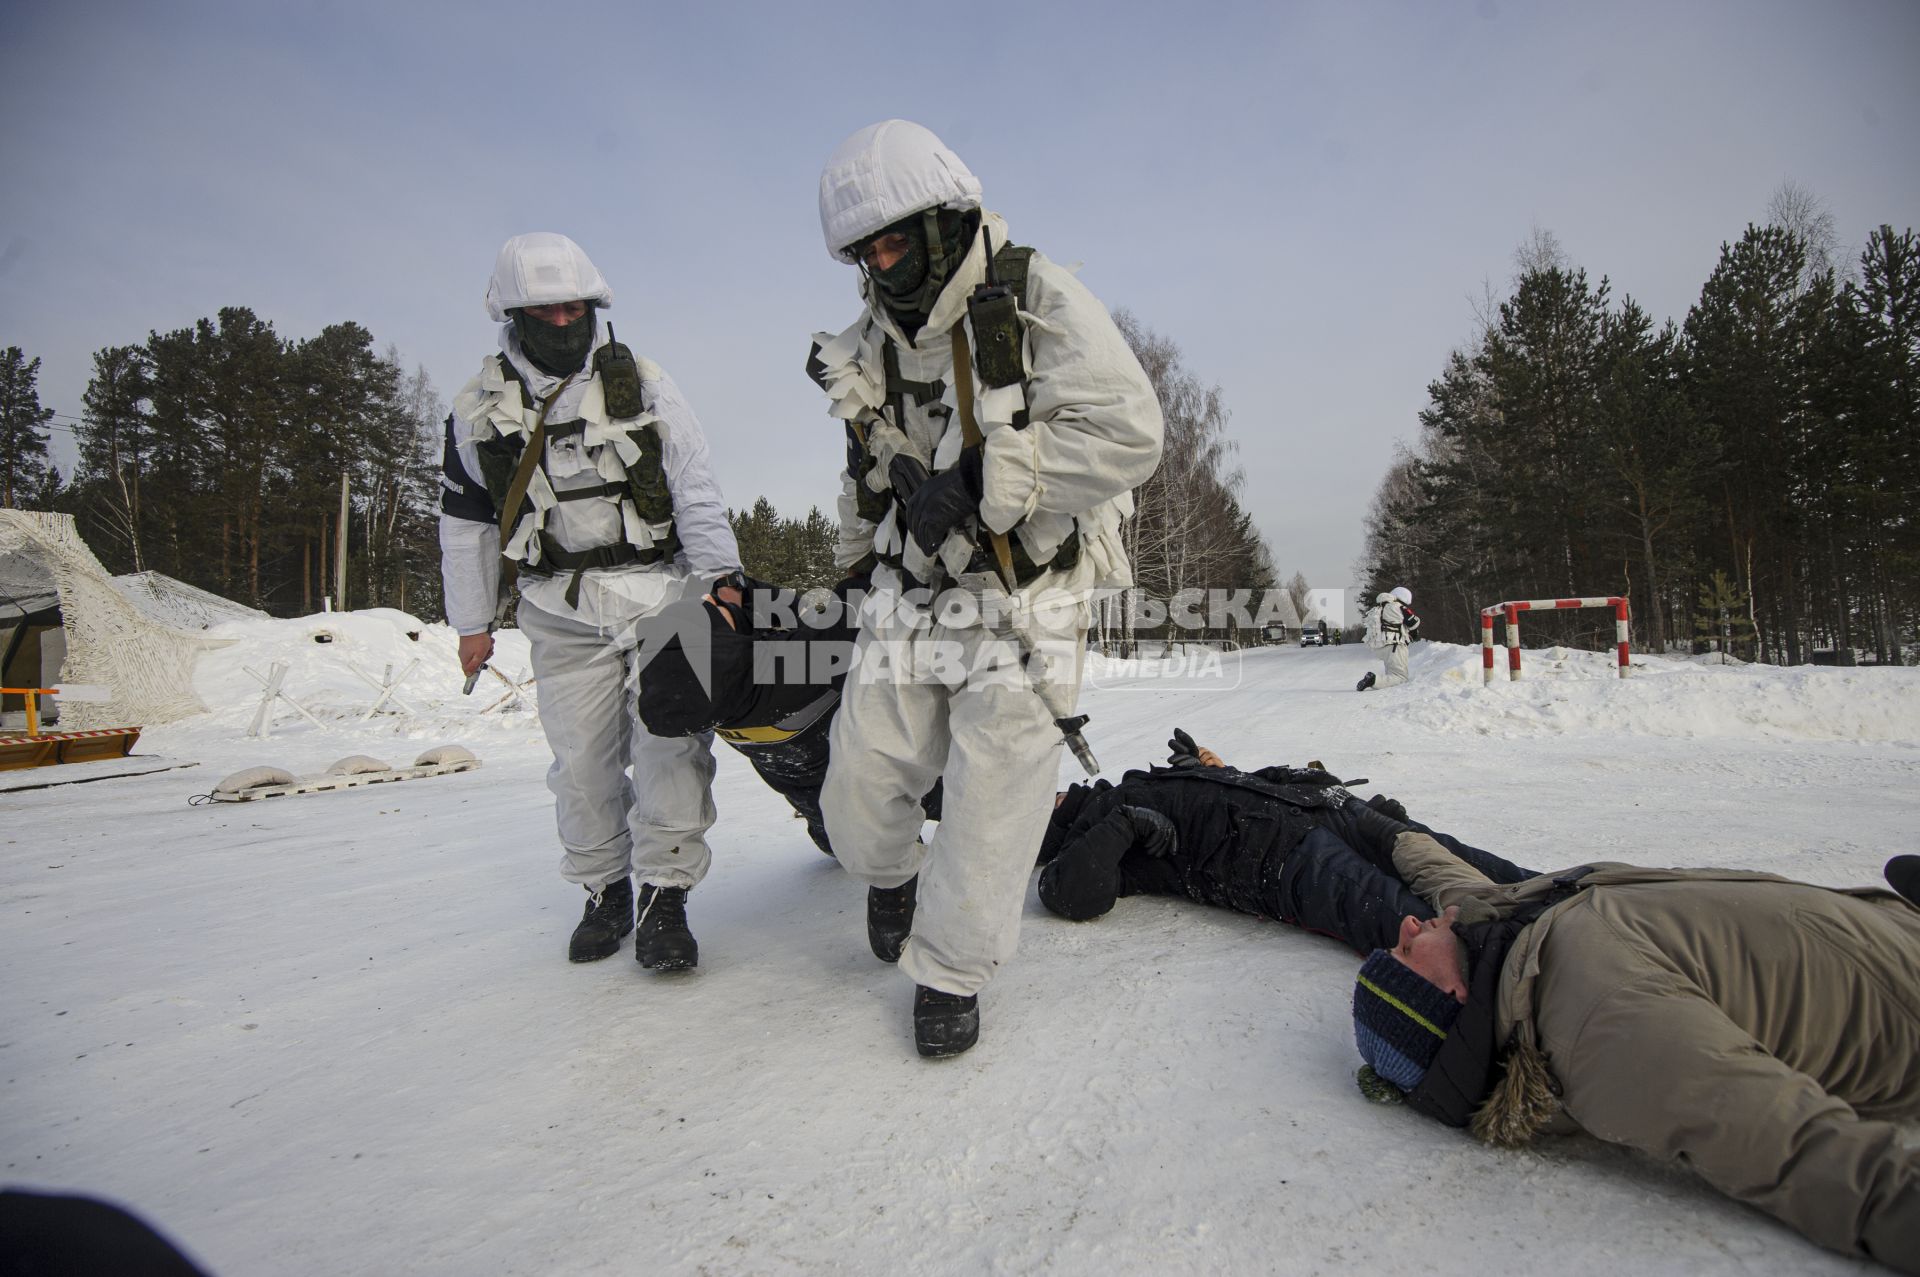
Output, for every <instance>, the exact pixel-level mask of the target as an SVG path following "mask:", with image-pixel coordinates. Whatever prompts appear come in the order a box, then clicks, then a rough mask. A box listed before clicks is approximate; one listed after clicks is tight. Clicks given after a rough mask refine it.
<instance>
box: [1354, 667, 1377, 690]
mask: <svg viewBox="0 0 1920 1277" xmlns="http://www.w3.org/2000/svg"><path fill="white" fill-rule="evenodd" d="M1373 684H1374V676H1373V671H1372V670H1368V671H1367V676H1366V677H1365V678H1363V679H1361V680H1360V681H1359V682H1358V683H1355V684H1354V685H1353V690H1354V691H1356V692H1364V691H1366V690H1367V689H1368V688H1369V687H1372V686H1373Z"/></svg>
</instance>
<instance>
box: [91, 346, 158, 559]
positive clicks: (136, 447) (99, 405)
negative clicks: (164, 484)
mask: <svg viewBox="0 0 1920 1277" xmlns="http://www.w3.org/2000/svg"><path fill="white" fill-rule="evenodd" d="M151 394H152V382H151V376H150V369H149V366H148V363H147V357H146V352H145V351H143V350H142V349H141V348H140V347H138V346H108V347H106V348H104V349H101V350H96V351H94V352H93V378H92V379H91V380H90V381H89V382H88V383H87V389H86V393H85V394H84V395H83V396H82V397H81V403H82V404H83V405H85V407H84V410H83V412H82V418H83V423H82V424H81V425H80V426H79V427H78V428H77V429H76V430H75V432H74V433H75V435H76V436H77V438H78V440H79V445H80V467H79V469H78V471H77V472H76V473H75V476H74V482H75V486H76V487H77V488H79V489H81V490H82V491H84V492H86V493H87V494H88V496H89V498H90V499H88V500H86V501H84V502H83V503H82V506H81V508H82V511H83V513H84V515H85V517H86V519H87V527H88V530H89V531H90V532H96V533H103V534H104V536H96V537H90V538H89V540H90V542H92V543H96V544H97V548H98V551H99V552H100V554H101V557H102V559H103V560H104V561H107V562H110V563H113V564H114V565H115V566H119V565H120V564H122V563H124V564H125V566H126V567H127V568H128V569H129V570H130V571H134V572H142V571H145V570H146V567H147V565H146V562H145V558H144V556H143V555H142V553H141V543H142V528H143V516H142V511H141V504H140V495H141V472H142V468H143V461H144V460H145V459H146V457H147V454H148V452H149V451H150V449H151V446H152V429H153V425H152V420H151V418H152V410H151V407H150V404H149V398H150V396H151Z"/></svg>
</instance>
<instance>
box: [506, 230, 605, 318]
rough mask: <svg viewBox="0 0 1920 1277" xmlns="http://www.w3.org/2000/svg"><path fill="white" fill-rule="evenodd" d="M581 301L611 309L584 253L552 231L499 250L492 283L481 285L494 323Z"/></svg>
mask: <svg viewBox="0 0 1920 1277" xmlns="http://www.w3.org/2000/svg"><path fill="white" fill-rule="evenodd" d="M572 301H585V302H592V303H593V304H594V305H595V306H611V305H613V290H612V289H611V288H608V287H607V281H606V280H604V279H602V278H601V277H600V271H599V269H598V268H596V267H595V266H594V264H593V262H592V261H591V260H590V259H589V258H588V257H587V254H586V250H584V249H582V248H581V247H580V246H579V245H578V244H576V243H574V242H573V241H572V240H570V239H568V238H567V237H566V236H565V235H556V234H555V233H554V232H552V231H532V232H529V233H528V234H525V235H515V236H514V237H513V238H512V239H510V240H508V241H507V242H506V243H505V244H502V245H501V246H500V256H499V257H497V258H495V259H494V263H493V278H492V279H490V280H488V281H487V314H488V315H489V316H491V317H492V318H493V320H494V322H496V323H502V324H504V323H505V322H506V321H507V312H508V311H510V310H517V309H519V308H520V307H522V306H546V305H550V304H551V303H553V302H572Z"/></svg>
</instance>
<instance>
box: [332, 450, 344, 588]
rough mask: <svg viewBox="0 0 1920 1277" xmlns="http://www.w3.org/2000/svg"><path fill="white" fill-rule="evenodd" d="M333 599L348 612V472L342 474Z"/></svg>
mask: <svg viewBox="0 0 1920 1277" xmlns="http://www.w3.org/2000/svg"><path fill="white" fill-rule="evenodd" d="M333 597H334V603H335V606H337V607H338V608H339V609H340V610H341V611H342V612H344V611H346V610H347V472H346V471H345V470H342V471H341V472H340V523H339V527H338V535H337V536H335V538H334V564H333Z"/></svg>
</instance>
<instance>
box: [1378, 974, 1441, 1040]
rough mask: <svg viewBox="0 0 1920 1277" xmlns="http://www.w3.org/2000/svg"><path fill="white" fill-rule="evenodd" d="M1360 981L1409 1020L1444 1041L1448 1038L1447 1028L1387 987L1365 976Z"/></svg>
mask: <svg viewBox="0 0 1920 1277" xmlns="http://www.w3.org/2000/svg"><path fill="white" fill-rule="evenodd" d="M1360 983H1361V984H1363V985H1365V986H1366V988H1367V989H1368V990H1369V991H1371V992H1372V994H1373V996H1374V997H1376V998H1379V999H1380V1000H1381V1001H1382V1002H1384V1003H1386V1004H1387V1005H1388V1006H1390V1007H1392V1008H1393V1009H1394V1010H1396V1011H1399V1012H1400V1013H1401V1014H1403V1015H1405V1016H1406V1017H1407V1018H1408V1019H1409V1020H1412V1021H1413V1022H1414V1023H1415V1024H1417V1025H1419V1026H1420V1027H1421V1028H1423V1029H1425V1030H1426V1031H1427V1032H1429V1033H1431V1034H1433V1036H1435V1037H1437V1038H1439V1039H1441V1040H1442V1041H1445V1040H1446V1036H1447V1031H1446V1030H1445V1029H1443V1028H1441V1027H1440V1026H1439V1025H1437V1024H1435V1023H1434V1022H1433V1021H1432V1020H1429V1019H1427V1017H1426V1016H1424V1015H1421V1014H1420V1013H1419V1012H1418V1011H1416V1010H1414V1009H1413V1008H1412V1007H1410V1006H1408V1005H1407V1004H1406V1003H1404V1002H1402V1001H1401V1000H1400V999H1399V998H1396V997H1394V996H1393V995H1392V994H1391V993H1388V992H1387V991H1386V990H1385V989H1383V988H1381V987H1380V986H1379V985H1377V984H1375V983H1374V982H1373V981H1371V980H1369V979H1367V977H1365V976H1361V977H1360Z"/></svg>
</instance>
